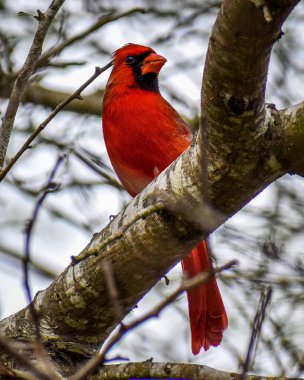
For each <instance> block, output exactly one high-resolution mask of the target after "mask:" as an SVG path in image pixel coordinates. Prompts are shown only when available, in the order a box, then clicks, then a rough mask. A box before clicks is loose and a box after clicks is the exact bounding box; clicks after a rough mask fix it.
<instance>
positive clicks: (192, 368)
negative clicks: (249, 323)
mask: <svg viewBox="0 0 304 380" xmlns="http://www.w3.org/2000/svg"><path fill="white" fill-rule="evenodd" d="M130 378H146V379H150V378H158V379H159V378H165V379H191V380H218V379H221V380H241V379H242V375H239V374H237V373H232V372H224V371H218V370H216V369H213V368H210V367H207V366H204V365H196V364H185V363H153V362H141V363H128V364H119V365H107V366H105V367H104V368H103V369H101V370H100V372H99V373H98V374H96V375H95V376H91V377H90V380H101V379H104V380H108V379H111V380H115V379H117V380H118V379H120V380H127V379H130ZM249 379H251V380H262V379H263V380H284V379H286V380H287V378H284V377H260V376H252V375H251V376H246V377H245V379H243V380H249ZM288 380H292V379H288Z"/></svg>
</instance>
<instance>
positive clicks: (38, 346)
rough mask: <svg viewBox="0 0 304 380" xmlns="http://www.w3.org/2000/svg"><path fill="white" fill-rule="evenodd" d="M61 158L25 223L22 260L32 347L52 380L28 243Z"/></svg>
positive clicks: (54, 187) (53, 187)
mask: <svg viewBox="0 0 304 380" xmlns="http://www.w3.org/2000/svg"><path fill="white" fill-rule="evenodd" d="M63 159H64V155H61V156H59V157H58V158H57V161H56V163H55V165H54V167H53V169H52V171H51V173H50V175H49V177H48V179H47V183H46V185H45V187H44V191H43V192H42V194H41V196H40V197H39V198H38V200H37V203H36V205H35V208H34V212H33V216H32V218H31V219H30V220H29V221H28V223H27V226H26V238H25V259H24V261H23V274H24V287H25V291H26V296H27V299H28V303H29V310H30V313H31V316H32V320H33V323H34V326H35V333H36V342H35V345H34V348H35V350H36V353H37V357H38V358H39V361H40V364H41V366H42V368H43V369H44V371H45V373H46V374H48V378H49V379H52V380H55V379H60V377H58V374H57V371H56V370H55V367H54V366H53V364H52V362H51V360H50V358H49V357H48V356H47V353H46V352H45V349H44V346H43V343H42V337H41V333H40V317H39V314H38V312H37V311H36V309H35V306H34V303H33V302H32V295H31V289H30V285H29V263H30V258H31V256H30V243H31V237H32V231H33V228H34V226H35V223H36V220H37V218H38V213H39V211H40V210H41V207H42V204H43V202H44V200H45V199H46V197H47V195H48V194H49V193H53V192H54V191H57V190H58V188H59V185H58V184H56V183H55V182H54V177H55V175H56V173H57V171H58V169H59V167H60V165H61V163H62V161H63Z"/></svg>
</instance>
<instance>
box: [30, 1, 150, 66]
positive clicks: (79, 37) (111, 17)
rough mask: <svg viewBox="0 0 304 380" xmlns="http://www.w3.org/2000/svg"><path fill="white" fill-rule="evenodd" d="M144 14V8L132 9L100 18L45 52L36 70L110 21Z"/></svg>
mask: <svg viewBox="0 0 304 380" xmlns="http://www.w3.org/2000/svg"><path fill="white" fill-rule="evenodd" d="M145 12H146V10H145V9H144V8H133V9H130V10H128V11H126V12H123V13H119V14H111V15H107V16H105V17H100V18H99V19H98V20H97V21H96V22H95V23H94V24H92V25H91V26H89V27H88V28H87V29H85V30H83V31H82V32H80V33H78V34H75V35H74V36H73V37H71V38H69V39H67V40H65V41H63V42H61V43H60V44H59V45H57V46H55V47H53V48H51V49H49V50H48V51H46V52H45V53H44V54H43V55H42V56H41V58H40V59H39V61H38V62H37V65H36V69H37V68H39V67H42V66H44V65H46V64H48V61H49V59H50V58H52V57H54V56H56V55H58V54H60V53H61V52H62V51H63V50H64V49H65V48H66V47H68V46H71V45H73V44H74V43H75V42H78V41H82V40H83V39H84V38H85V37H87V36H88V35H90V34H92V33H94V32H96V31H97V30H98V29H100V28H101V27H103V26H104V25H106V24H108V23H110V22H112V21H116V20H119V19H120V18H123V17H128V16H130V15H132V14H134V13H145Z"/></svg>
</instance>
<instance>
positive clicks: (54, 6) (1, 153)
mask: <svg viewBox="0 0 304 380" xmlns="http://www.w3.org/2000/svg"><path fill="white" fill-rule="evenodd" d="M63 3H64V0H53V1H52V2H51V4H50V6H49V8H48V10H47V11H46V12H45V13H42V12H41V11H37V13H38V16H37V19H38V21H39V24H38V29H37V32H36V34H35V36H34V40H33V43H32V46H31V48H30V51H29V54H28V56H27V58H26V60H25V62H24V65H23V67H22V69H21V70H20V72H19V74H18V77H17V79H16V82H15V84H14V87H13V90H12V94H11V97H10V100H9V102H8V106H7V109H6V112H5V115H4V118H3V122H2V126H1V129H0V167H2V166H3V163H4V160H5V156H6V151H7V147H8V143H9V140H10V136H11V133H12V129H13V125H14V122H15V116H16V113H17V111H18V108H19V105H20V102H21V98H22V96H23V93H24V91H25V89H26V87H27V85H28V81H29V79H30V76H31V74H32V72H33V70H34V68H35V66H36V63H37V61H38V58H39V56H40V54H41V51H42V45H43V42H44V39H45V37H46V34H47V31H48V29H49V26H50V24H51V22H52V21H53V19H54V17H55V16H56V14H57V12H58V11H59V9H60V7H61V6H62V4H63Z"/></svg>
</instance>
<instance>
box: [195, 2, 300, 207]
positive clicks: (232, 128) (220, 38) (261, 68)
mask: <svg viewBox="0 0 304 380" xmlns="http://www.w3.org/2000/svg"><path fill="white" fill-rule="evenodd" d="M298 2H299V0H294V1H288V2H286V1H285V0H279V1H272V0H270V1H264V2H263V4H266V5H267V7H268V9H269V11H270V12H271V17H272V21H271V22H268V21H267V20H266V19H265V17H264V13H263V7H260V6H259V7H257V6H256V5H255V3H256V2H253V1H249V0H246V1H243V0H237V1H224V2H223V5H222V7H221V9H220V12H219V15H218V17H217V20H216V22H215V25H214V27H213V30H212V35H211V38H210V41H209V47H208V53H207V59H206V64H205V70H204V76H203V84H202V105H201V107H202V125H203V127H204V129H203V139H202V151H203V152H207V160H208V162H209V167H208V175H209V179H210V180H211V181H212V184H213V185H212V188H210V193H209V196H210V198H211V199H212V202H213V204H214V206H215V207H216V208H217V209H218V210H220V211H222V212H223V213H230V212H231V210H232V208H233V209H234V210H235V209H237V208H240V207H242V205H243V203H244V199H245V198H247V197H248V194H247V192H246V191H244V192H243V191H242V190H243V188H244V187H245V188H247V187H248V188H252V190H253V192H252V196H253V195H254V194H257V192H259V191H261V190H262V188H261V186H260V184H262V186H265V185H266V183H265V181H266V180H267V178H268V180H270V181H272V180H273V179H275V178H274V177H272V174H271V173H272V172H277V174H279V172H280V170H281V173H283V170H282V168H281V169H280V166H281V165H282V162H278V161H279V160H278V157H277V154H275V153H274V151H273V150H272V149H271V148H270V146H271V145H272V143H273V142H272V141H271V140H272V134H270V136H269V141H268V143H267V139H265V137H266V136H265V132H266V130H265V128H264V127H263V126H264V125H265V124H264V120H265V107H264V101H265V97H264V96H265V88H266V81H267V72H268V64H269V59H270V54H271V48H272V46H273V44H274V43H275V42H276V41H278V39H279V38H281V36H282V31H281V26H282V24H283V22H284V21H285V19H286V18H287V16H288V15H289V13H290V12H291V11H292V9H293V8H294V7H295V6H296V4H297V3H298ZM259 4H260V2H259ZM268 132H269V131H268ZM261 144H262V146H263V149H261ZM269 148H270V149H269ZM259 156H262V157H263V158H262V159H257V157H259ZM262 163H264V164H265V165H266V166H268V170H267V167H266V166H264V170H261V164H262ZM274 166H276V167H277V168H276V169H275V168H274ZM241 179H242V180H241ZM215 181H216V183H215ZM229 188H234V189H235V190H236V191H235V197H233V199H231V197H230V196H229V195H228V197H227V198H226V197H225V196H223V189H229ZM228 198H229V199H228Z"/></svg>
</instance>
